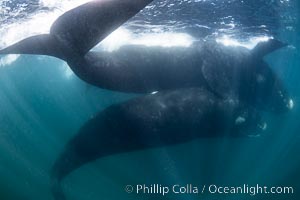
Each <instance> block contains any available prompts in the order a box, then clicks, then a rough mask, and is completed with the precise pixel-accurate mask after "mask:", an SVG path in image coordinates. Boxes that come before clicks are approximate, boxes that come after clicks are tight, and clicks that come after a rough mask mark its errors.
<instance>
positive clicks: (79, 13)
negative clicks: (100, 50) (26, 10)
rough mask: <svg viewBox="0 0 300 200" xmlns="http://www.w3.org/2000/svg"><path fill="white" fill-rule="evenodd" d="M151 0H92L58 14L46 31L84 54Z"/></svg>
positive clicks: (78, 52) (80, 53)
mask: <svg viewBox="0 0 300 200" xmlns="http://www.w3.org/2000/svg"><path fill="white" fill-rule="evenodd" d="M152 1H153V0H134V1H133V0H121V1H120V0H101V1H100V0H98V1H92V2H89V3H86V4H83V5H81V6H79V7H76V8H74V9H72V10H70V11H68V12H66V13H64V14H63V15H61V16H60V17H59V18H58V19H57V20H56V21H55V22H54V24H53V25H52V27H51V30H50V34H51V35H54V36H55V37H56V38H57V39H58V40H59V41H60V42H62V43H64V44H65V45H67V46H68V47H69V48H72V49H74V50H76V53H77V54H79V55H85V54H86V53H87V52H88V51H89V50H90V49H91V48H93V47H94V46H95V45H96V44H98V43H99V42H100V41H101V40H103V39H104V38H105V37H106V36H108V35H109V34H110V33H111V32H113V31H114V30H115V29H117V28H118V27H119V26H121V25H122V24H123V23H125V22H126V21H127V20H128V19H130V18H131V17H133V16H134V15H135V14H137V13H138V12H139V11H140V10H142V9H143V8H144V7H145V6H147V5H148V4H149V3H150V2H152Z"/></svg>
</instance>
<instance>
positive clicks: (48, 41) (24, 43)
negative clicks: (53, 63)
mask: <svg viewBox="0 0 300 200" xmlns="http://www.w3.org/2000/svg"><path fill="white" fill-rule="evenodd" d="M0 54H33V55H48V56H54V57H57V58H60V59H62V60H67V59H68V58H67V57H68V55H70V54H71V53H70V50H68V49H67V48H66V47H64V46H63V45H62V44H61V43H59V42H58V41H57V40H56V38H55V37H53V36H52V35H50V34H41V35H35V36H32V37H28V38H26V39H24V40H21V41H19V42H17V43H15V44H13V45H11V46H9V47H7V48H5V49H2V50H0Z"/></svg>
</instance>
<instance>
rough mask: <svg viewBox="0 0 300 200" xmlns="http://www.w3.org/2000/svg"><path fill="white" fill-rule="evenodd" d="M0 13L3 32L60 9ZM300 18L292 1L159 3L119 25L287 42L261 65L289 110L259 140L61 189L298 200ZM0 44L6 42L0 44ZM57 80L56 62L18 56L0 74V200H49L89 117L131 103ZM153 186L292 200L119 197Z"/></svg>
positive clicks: (92, 199) (179, 149) (171, 154)
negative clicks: (256, 190) (265, 189)
mask: <svg viewBox="0 0 300 200" xmlns="http://www.w3.org/2000/svg"><path fill="white" fill-rule="evenodd" d="M0 5H1V12H0V30H2V31H3V30H5V28H6V27H7V26H9V25H11V24H15V23H18V22H20V21H22V20H24V19H26V18H30V17H32V16H33V14H34V13H36V12H50V11H52V10H56V9H62V8H59V7H49V6H48V7H47V6H45V5H44V4H41V3H40V1H1V2H0ZM58 5H59V4H58ZM62 12H63V10H62ZM299 13H300V6H299V2H298V1H297V0H290V1H288V0H282V1H277V0H253V1H241V0H227V1H226V0H206V1H205V0H202V1H201V0H200V1H197V0H191V1H187V0H167V1H158V0H157V1H155V2H154V3H153V4H152V5H150V6H149V7H148V8H146V9H145V10H143V11H142V12H141V13H140V14H139V15H138V16H136V17H135V18H134V19H133V20H131V21H130V22H129V23H127V25H126V27H127V28H128V29H130V30H132V31H133V32H134V33H136V34H138V33H140V32H143V33H147V32H149V33H151V32H157V31H159V32H166V31H173V32H185V33H189V34H191V35H193V36H194V37H196V38H203V37H216V38H217V37H219V36H222V35H224V34H226V35H228V36H232V37H235V38H236V39H238V40H240V41H246V40H249V39H250V38H251V37H253V36H266V35H267V36H274V37H276V38H279V39H280V40H283V41H285V42H288V43H289V44H290V46H289V47H288V48H285V49H282V50H280V51H278V52H275V53H273V54H272V55H269V56H268V57H267V58H266V59H267V61H268V63H269V64H270V65H271V66H272V68H273V69H274V70H275V71H276V73H278V74H279V76H280V77H282V79H283V80H284V82H285V83H286V84H287V86H288V89H289V91H290V93H291V94H292V96H293V97H294V98H293V100H294V103H295V107H294V109H293V111H292V112H290V113H288V114H285V115H280V116H279V115H270V114H266V119H267V120H268V129H267V131H266V133H265V135H264V136H262V137H259V138H244V139H230V138H227V139H221V138H215V139H200V140H198V141H194V142H190V143H187V144H183V145H177V146H173V147H164V148H159V149H152V150H146V151H140V152H134V153H126V154H122V155H115V156H110V157H107V158H104V159H101V160H98V161H96V162H94V163H90V164H88V165H86V166H84V167H82V168H80V169H79V170H77V171H75V172H74V173H72V174H71V175H70V176H69V177H68V178H67V179H66V180H65V181H64V184H63V185H64V190H65V191H66V194H67V196H68V198H69V199H73V200H77V199H78V200H79V199H86V200H98V199H99V200H100V199H122V200H127V199H182V200H184V199H229V200H237V199H238V200H248V199H291V200H292V199H299V197H300V181H299V180H300V157H299V153H300V135H299V134H300V125H299V119H300V110H299V104H300V69H299V67H300V61H299V60H300V59H299V58H300V50H299V48H300V39H299V36H300V22H299V16H298V15H299ZM233 24H234V26H233ZM0 33H1V31H0ZM2 33H3V32H2ZM1 40H5V38H3V37H1V35H0V41H1ZM1 42H3V41H1ZM0 44H1V43H0ZM1 48H2V47H1ZM65 71H66V66H65V64H64V63H63V62H62V61H61V60H58V59H55V58H50V57H46V56H44V57H43V56H25V55H23V56H20V57H19V58H18V59H17V60H16V61H14V62H12V63H11V64H9V65H5V66H2V67H1V68H0V199H3V200H21V199H22V200H29V199H30V200H32V199H43V200H48V199H51V198H52V197H51V194H50V189H49V188H50V186H49V170H50V168H51V166H52V164H53V162H54V161H55V159H56V158H57V156H58V155H59V153H60V151H61V150H62V148H63V147H64V144H65V143H66V142H67V141H68V140H69V139H70V138H71V137H72V136H73V135H75V134H76V131H77V130H78V129H79V128H80V127H81V125H82V124H83V123H84V122H86V121H87V120H88V119H89V118H90V117H92V116H93V115H94V114H95V113H97V112H99V111H101V110H102V109H104V108H105V107H107V106H109V105H111V104H113V103H117V102H121V101H124V100H126V99H128V98H130V97H131V96H133V95H131V94H122V93H116V92H111V91H106V90H102V89H98V88H94V87H92V86H87V84H85V83H84V82H82V81H81V80H79V79H78V78H76V77H75V76H74V75H71V76H70V77H66V75H65ZM154 183H157V184H164V185H173V184H182V185H185V184H189V183H191V184H194V185H196V186H200V185H203V184H219V185H223V186H238V185H242V184H249V185H256V184H260V185H262V186H264V185H266V186H291V187H293V188H294V194H293V195H283V194H282V195H278V194H277V195H256V196H249V195H220V196H216V195H211V194H205V195H194V194H193V195H187V194H183V195H176V196H171V195H170V196H165V197H161V196H160V195H134V194H127V193H126V192H125V191H124V187H125V185H127V184H132V185H134V184H154Z"/></svg>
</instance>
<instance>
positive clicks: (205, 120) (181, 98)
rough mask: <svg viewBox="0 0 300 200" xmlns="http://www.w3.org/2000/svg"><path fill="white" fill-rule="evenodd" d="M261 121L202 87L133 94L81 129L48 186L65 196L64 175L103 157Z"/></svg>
mask: <svg viewBox="0 0 300 200" xmlns="http://www.w3.org/2000/svg"><path fill="white" fill-rule="evenodd" d="M265 126H266V125H265V123H263V121H262V120H261V117H260V114H259V112H257V111H256V110H254V109H251V108H249V107H248V106H247V107H244V106H243V105H242V104H240V102H238V101H232V100H228V99H223V98H218V97H217V96H216V95H214V94H213V93H211V92H210V91H208V90H206V89H204V88H185V89H178V90H171V91H164V92H158V93H156V94H149V95H145V96H141V97H136V98H134V99H130V100H128V101H125V102H123V103H120V104H116V105H112V106H110V107H108V108H106V109H105V110H103V111H101V112H99V113H98V114H97V115H96V116H95V117H93V118H92V119H90V120H89V121H87V122H86V123H85V124H84V125H83V126H82V127H81V128H80V130H79V132H78V133H77V134H76V135H75V136H74V137H73V138H72V139H71V140H70V141H69V142H68V143H67V145H66V146H65V148H64V150H63V151H62V153H61V155H60V156H59V158H58V159H57V160H56V162H55V164H54V166H53V168H52V172H51V179H52V184H53V185H52V191H53V194H54V196H55V198H56V200H58V199H59V200H62V199H65V196H64V193H63V191H62V187H61V182H62V181H63V179H64V178H65V177H66V176H68V175H69V174H70V173H71V172H72V171H74V170H76V169H78V168H80V167H81V166H82V165H84V164H87V163H89V162H92V161H94V160H96V159H99V158H102V157H105V156H110V155H114V154H120V153H124V152H132V151H137V150H143V149H149V148H155V147H162V146H168V145H175V144H180V143H185V142H188V141H192V140H196V139H198V138H204V137H222V136H223V137H245V136H248V135H253V134H255V135H256V134H260V133H261V132H262V131H263V129H264V128H265Z"/></svg>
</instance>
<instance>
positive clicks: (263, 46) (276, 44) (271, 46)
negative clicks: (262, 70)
mask: <svg viewBox="0 0 300 200" xmlns="http://www.w3.org/2000/svg"><path fill="white" fill-rule="evenodd" d="M287 45H288V44H286V43H284V42H281V41H279V40H276V39H269V40H268V41H265V42H259V43H258V44H257V45H256V46H255V47H254V48H253V49H252V50H251V53H252V56H253V57H255V58H258V59H261V58H263V57H264V56H266V55H267V54H269V53H272V52H273V51H276V50H277V49H280V48H283V47H286V46H287Z"/></svg>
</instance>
